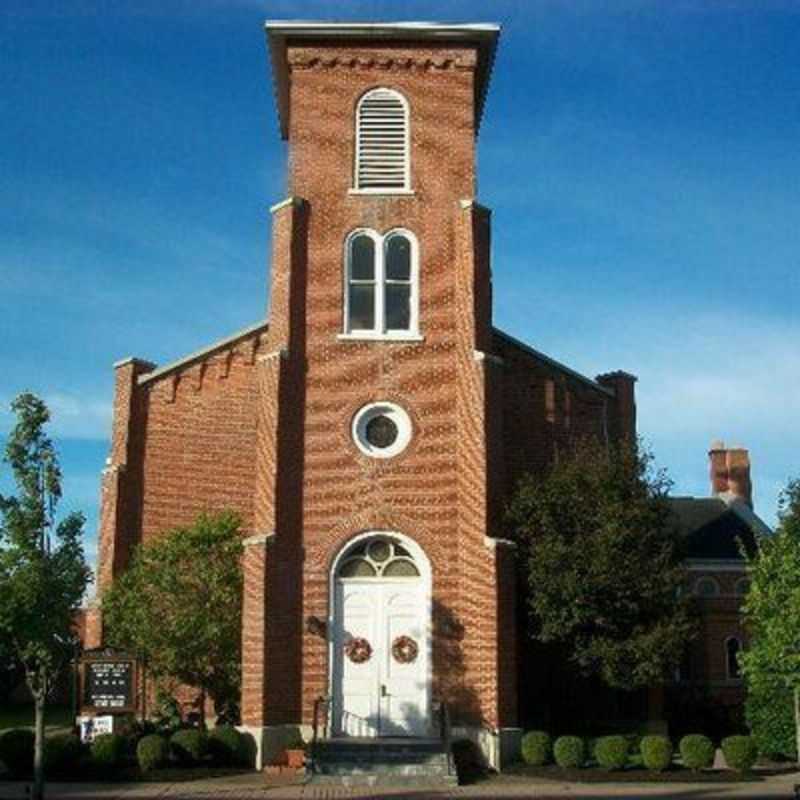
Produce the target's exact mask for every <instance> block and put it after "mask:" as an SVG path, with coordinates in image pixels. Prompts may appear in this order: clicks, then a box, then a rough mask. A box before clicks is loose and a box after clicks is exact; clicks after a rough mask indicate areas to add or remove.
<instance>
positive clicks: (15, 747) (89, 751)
mask: <svg viewBox="0 0 800 800" xmlns="http://www.w3.org/2000/svg"><path fill="white" fill-rule="evenodd" d="M33 748H34V735H33V732H32V731H30V730H28V729H25V728H20V729H14V730H10V731H6V732H5V733H3V734H0V761H2V762H3V764H5V765H6V767H7V769H8V771H9V772H10V773H11V776H12V777H22V778H24V777H28V776H29V775H30V774H31V772H32V770H33ZM246 749H247V748H246V742H245V738H244V736H242V734H241V733H239V731H237V730H236V728H234V727H233V726H229V725H221V726H218V727H216V728H214V729H213V730H211V731H210V732H209V733H208V734H206V733H204V732H203V731H200V730H196V729H185V730H179V731H176V732H175V733H173V734H172V736H171V737H169V738H167V737H165V736H162V735H160V734H149V735H147V736H143V737H141V738H138V739H137V738H126V737H124V736H121V735H120V734H117V733H105V734H102V735H100V736H97V737H96V738H95V739H94V741H93V742H92V743H91V744H90V745H89V746H88V747H87V746H84V745H82V744H81V742H80V740H79V739H78V737H77V736H74V735H73V734H58V735H55V736H50V737H48V738H47V739H46V740H45V749H44V768H45V774H47V775H51V776H63V775H65V774H68V773H70V772H71V771H74V770H75V769H76V768H79V767H80V766H81V765H82V764H85V763H86V762H87V761H88V762H89V763H90V764H91V765H93V766H94V767H95V769H97V770H98V771H99V772H101V773H102V772H110V771H112V770H114V769H115V768H117V767H119V766H121V765H122V764H124V763H125V762H126V761H127V760H128V756H129V753H130V752H131V751H133V754H135V757H136V761H137V763H138V764H139V768H140V769H141V770H142V772H149V771H151V770H153V769H157V768H158V767H162V766H164V765H166V764H167V763H168V762H169V761H170V760H173V761H177V762H178V763H180V764H187V765H189V764H199V763H202V762H203V761H204V760H205V758H206V755H210V756H211V759H212V761H213V762H214V763H216V764H221V765H224V766H234V765H237V764H245V763H246V762H247V753H246Z"/></svg>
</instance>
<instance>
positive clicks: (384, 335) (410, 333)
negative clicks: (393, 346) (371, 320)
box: [337, 228, 424, 342]
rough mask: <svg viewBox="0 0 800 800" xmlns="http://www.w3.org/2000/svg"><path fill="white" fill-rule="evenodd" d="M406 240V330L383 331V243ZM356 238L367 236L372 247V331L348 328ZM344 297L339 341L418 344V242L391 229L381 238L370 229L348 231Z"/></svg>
mask: <svg viewBox="0 0 800 800" xmlns="http://www.w3.org/2000/svg"><path fill="white" fill-rule="evenodd" d="M398 235H402V236H405V237H406V238H407V239H408V241H409V243H410V245H411V273H410V278H411V280H410V285H411V291H410V297H409V326H408V328H407V329H405V330H400V329H396V330H395V329H393V330H386V329H385V316H386V299H385V295H386V263H385V262H386V259H385V248H386V243H387V242H388V241H389V239H390V238H391V237H392V236H398ZM356 236H369V238H370V239H372V241H373V242H374V243H375V280H374V285H375V294H374V303H375V327H374V328H351V327H350V269H351V264H350V243H351V242H352V240H353V239H354V238H355V237H356ZM343 294H344V297H343V302H342V308H343V309H344V314H343V319H342V332H341V333H340V334H339V335H338V336H337V338H338V339H341V340H360V339H364V340H370V341H395V342H421V341H424V337H422V336H420V333H419V242H418V241H417V237H416V236H414V234H413V233H412V232H411V231H410V230H408V229H406V228H392V229H391V230H389V231H386V233H384V234H383V235H381V234H379V233H378V232H377V231H374V230H372V229H371V228H356V229H355V230H354V231H351V232H350V233H349V234H348V235H347V238H346V239H345V242H344V292H343Z"/></svg>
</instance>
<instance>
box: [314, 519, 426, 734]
mask: <svg viewBox="0 0 800 800" xmlns="http://www.w3.org/2000/svg"><path fill="white" fill-rule="evenodd" d="M331 578H332V588H333V597H332V601H333V602H332V605H331V608H332V611H333V618H332V620H331V623H332V624H331V627H330V630H331V632H332V635H331V648H332V652H331V667H332V669H331V690H332V691H331V696H332V700H333V705H332V711H333V717H332V720H331V722H332V733H333V735H334V736H366V737H374V736H426V735H429V734H430V710H431V698H430V686H431V680H430V629H431V624H430V621H431V592H430V587H431V574H430V565H429V563H428V560H427V558H426V557H425V554H424V553H423V551H422V550H421V549H420V548H419V546H418V545H416V544H415V543H414V542H413V541H412V540H410V539H408V538H407V537H405V536H402V535H400V534H397V533H384V532H380V533H377V532H373V533H369V534H362V535H361V536H359V537H357V538H356V539H354V540H353V541H351V542H350V543H349V544H348V545H347V547H345V548H344V550H343V551H342V552H341V553H340V554H339V556H338V557H337V559H336V561H335V562H334V565H333V571H332V576H331Z"/></svg>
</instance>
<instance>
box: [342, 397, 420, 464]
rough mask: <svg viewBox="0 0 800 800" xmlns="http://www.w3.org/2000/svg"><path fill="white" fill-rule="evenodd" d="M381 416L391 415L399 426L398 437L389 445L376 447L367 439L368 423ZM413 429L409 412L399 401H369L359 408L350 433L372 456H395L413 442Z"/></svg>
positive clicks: (363, 450) (359, 447) (359, 446)
mask: <svg viewBox="0 0 800 800" xmlns="http://www.w3.org/2000/svg"><path fill="white" fill-rule="evenodd" d="M379 416H387V417H389V419H390V420H392V422H394V424H395V425H396V426H397V438H396V439H395V441H394V442H393V443H392V444H390V445H389V446H388V447H382V448H381V447H374V446H373V445H371V444H370V443H369V441H368V440H367V424H368V423H369V422H370V420H372V419H374V418H375V417H379ZM413 430H414V429H413V425H412V424H411V417H409V416H408V412H407V411H406V410H405V409H404V408H402V407H401V406H398V405H397V403H390V402H388V401H386V400H381V401H379V402H376V403H368V404H367V405H365V406H362V407H361V408H359V409H358V411H356V413H355V414H354V415H353V421H352V423H351V425H350V435H351V436H352V438H353V441H354V442H355V445H356V447H357V448H358V449H359V450H360V451H361V452H362V453H363V454H364V455H365V456H369V457H370V458H393V457H394V456H398V455H400V453H402V452H403V450H405V449H406V447H408V445H409V443H410V442H411V436H412V434H413Z"/></svg>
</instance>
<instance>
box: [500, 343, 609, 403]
mask: <svg viewBox="0 0 800 800" xmlns="http://www.w3.org/2000/svg"><path fill="white" fill-rule="evenodd" d="M493 330H494V333H495V335H497V336H499V337H500V338H501V339H503V340H505V341H506V342H508V344H510V345H513V346H514V347H518V348H519V349H520V350H522V351H524V352H526V353H528V355H530V356H533V357H534V358H537V359H539V360H540V361H543V362H544V363H545V364H548V365H549V366H551V367H554V368H555V369H557V370H558V371H559V372H563V373H564V374H565V375H568V376H569V377H571V378H575V380H577V381H580V382H581V383H584V384H586V385H587V386H589V387H591V388H592V389H594V390H595V391H598V392H600V393H601V394H604V395H606V396H607V397H616V393H615V392H614V390H613V389H612V388H611V387H609V386H603V385H602V384H600V383H597V382H596V381H593V380H592V379H591V378H587V377H586V376H585V375H581V373H580V372H576V371H575V370H574V369H570V368H569V367H568V366H566V365H565V364H562V363H561V362H560V361H556V360H555V359H554V358H550V356H546V355H545V354H544V353H541V352H539V351H538V350H536V349H534V348H533V347H531V346H530V345H529V344H525V342H521V341H520V340H519V339H516V338H515V337H513V336H511V335H510V334H508V333H506V332H505V331H501V330H500V329H499V328H494V329H493Z"/></svg>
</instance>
